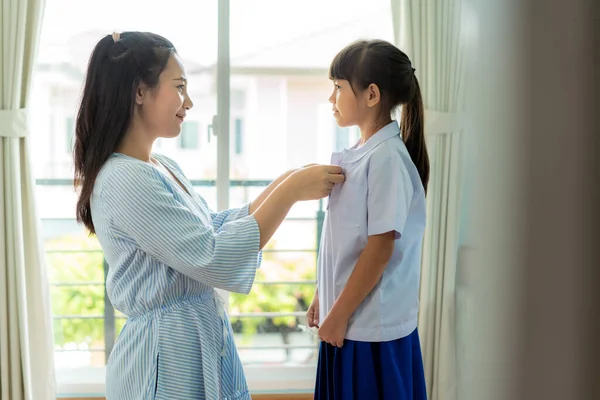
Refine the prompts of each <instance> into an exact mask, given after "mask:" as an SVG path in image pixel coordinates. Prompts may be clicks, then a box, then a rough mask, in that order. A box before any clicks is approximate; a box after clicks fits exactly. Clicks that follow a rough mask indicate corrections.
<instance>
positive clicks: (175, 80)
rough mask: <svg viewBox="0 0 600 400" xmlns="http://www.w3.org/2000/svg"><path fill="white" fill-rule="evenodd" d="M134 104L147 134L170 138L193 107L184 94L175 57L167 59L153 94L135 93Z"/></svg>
mask: <svg viewBox="0 0 600 400" xmlns="http://www.w3.org/2000/svg"><path fill="white" fill-rule="evenodd" d="M136 101H137V103H138V105H139V106H140V116H141V117H142V121H143V123H144V125H145V128H146V130H147V132H149V133H150V134H151V135H152V136H153V137H154V138H159V137H164V138H172V137H176V136H178V135H179V133H180V132H181V124H182V123H183V121H184V119H185V115H186V112H187V110H189V109H190V108H192V106H193V103H192V101H191V100H190V97H189V96H188V93H187V79H186V75H185V68H184V66H183V63H182V62H181V59H180V58H179V56H177V55H176V54H173V55H171V57H170V58H169V61H168V63H167V66H166V68H165V69H164V71H163V72H162V73H161V75H160V78H159V82H158V85H157V87H156V88H155V89H154V90H145V91H138V95H137V96H136Z"/></svg>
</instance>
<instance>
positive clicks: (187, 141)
mask: <svg viewBox="0 0 600 400" xmlns="http://www.w3.org/2000/svg"><path fill="white" fill-rule="evenodd" d="M199 139H200V125H199V124H198V123H197V122H194V121H186V122H184V123H183V125H182V126H181V134H180V135H179V147H180V148H181V149H197V148H198V145H199V143H200V141H199Z"/></svg>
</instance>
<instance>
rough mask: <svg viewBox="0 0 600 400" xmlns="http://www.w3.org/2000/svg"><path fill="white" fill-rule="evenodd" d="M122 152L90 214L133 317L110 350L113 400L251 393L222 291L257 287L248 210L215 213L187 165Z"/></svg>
mask: <svg viewBox="0 0 600 400" xmlns="http://www.w3.org/2000/svg"><path fill="white" fill-rule="evenodd" d="M154 158H155V159H157V160H158V161H159V162H160V163H161V164H162V165H163V166H165V167H166V168H167V170H169V171H170V172H171V173H172V174H173V175H174V176H175V177H176V178H177V180H179V182H180V183H181V184H182V185H183V186H184V187H185V189H186V190H183V189H182V188H181V186H180V185H179V184H177V183H176V181H175V180H174V179H173V178H172V177H171V176H169V175H168V174H167V173H165V172H163V171H161V170H160V169H159V168H156V167H155V166H154V165H152V164H150V163H146V162H143V161H140V160H137V159H135V158H131V157H128V156H126V155H123V154H119V153H115V154H113V155H112V156H111V158H110V159H109V160H108V161H107V162H106V164H105V165H104V166H103V168H102V170H101V171H100V174H99V175H98V178H97V180H96V183H95V186H94V192H93V195H92V199H91V212H92V219H93V222H94V227H95V229H96V234H97V237H98V240H99V242H100V244H101V246H102V249H103V251H104V255H105V258H106V260H107V262H108V264H109V273H108V277H107V280H106V289H107V292H108V296H109V298H110V300H111V302H112V304H113V305H114V307H115V308H116V309H117V310H119V311H121V312H122V313H124V314H125V315H126V316H127V317H128V319H127V322H126V323H125V326H124V327H123V330H122V331H121V333H120V335H119V338H118V340H117V341H116V343H115V346H114V348H113V351H112V353H111V355H110V358H109V361H108V364H107V372H106V398H107V400H137V399H139V400H142V399H144V400H146V399H170V400H178V399H181V400H184V399H185V400H192V399H210V400H217V399H250V395H249V393H248V387H247V384H246V379H245V376H244V371H243V369H242V364H241V362H240V359H239V356H238V353H237V350H236V347H235V344H234V341H233V333H232V330H231V324H230V323H229V320H228V318H227V315H226V313H225V311H224V309H223V305H222V300H221V298H220V297H219V296H218V294H217V293H216V292H215V288H221V289H225V290H228V291H232V292H237V293H248V292H249V291H250V288H251V287H252V284H253V281H254V277H255V274H256V268H257V267H258V266H259V264H260V257H261V256H260V252H259V242H260V233H259V228H258V224H257V223H256V220H255V219H254V217H253V216H251V215H248V206H246V207H243V208H240V209H231V210H226V211H223V212H220V213H213V212H211V211H210V209H209V207H208V205H207V203H206V201H205V200H204V199H203V198H202V197H201V196H200V195H198V194H196V193H195V192H194V190H193V187H192V185H191V183H190V182H189V180H188V179H187V178H186V177H185V175H184V174H183V172H182V171H181V169H180V168H179V166H178V165H177V164H176V163H175V162H174V161H173V160H171V159H169V158H167V157H165V156H159V155H154Z"/></svg>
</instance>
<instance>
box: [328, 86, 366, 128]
mask: <svg viewBox="0 0 600 400" xmlns="http://www.w3.org/2000/svg"><path fill="white" fill-rule="evenodd" d="M362 100H363V96H362V94H359V96H358V97H357V96H356V95H355V94H354V91H353V90H352V86H350V82H348V81H347V80H344V79H334V80H333V92H332V93H331V96H329V102H330V103H331V104H332V105H333V116H334V118H335V120H336V122H337V124H338V126H340V127H348V126H354V125H359V126H360V125H361V122H362V121H364V119H365V118H366V117H367V113H368V107H367V105H366V104H365V102H364V101H362Z"/></svg>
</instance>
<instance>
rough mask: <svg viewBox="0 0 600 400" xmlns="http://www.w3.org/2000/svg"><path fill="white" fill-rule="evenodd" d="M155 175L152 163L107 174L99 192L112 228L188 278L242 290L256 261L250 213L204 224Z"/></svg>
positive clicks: (255, 238)
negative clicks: (216, 222) (225, 221)
mask: <svg viewBox="0 0 600 400" xmlns="http://www.w3.org/2000/svg"><path fill="white" fill-rule="evenodd" d="M144 167H145V166H144ZM158 174H159V172H158V171H155V170H154V169H153V168H140V167H139V166H135V167H134V166H126V165H123V166H121V167H120V168H118V169H116V170H115V171H113V173H112V174H111V175H110V176H109V177H107V180H106V181H105V183H104V185H103V188H102V191H101V192H100V196H101V199H102V203H103V204H104V207H105V210H104V212H105V214H106V215H107V216H108V218H109V221H110V223H111V225H112V226H113V227H114V229H115V230H117V231H118V232H119V233H120V234H121V235H122V236H123V238H124V239H126V240H131V241H133V242H134V243H135V244H136V245H137V246H138V247H139V248H140V250H142V251H144V252H146V253H148V254H150V255H151V256H153V257H154V258H156V259H157V260H159V261H160V262H162V263H164V264H166V265H168V266H169V267H171V268H173V269H175V270H177V271H179V272H181V273H183V274H185V275H187V276H189V277H190V278H192V279H195V280H197V281H200V282H202V283H205V284H207V285H210V286H213V287H216V288H220V289H224V290H228V291H232V292H238V293H248V292H249V291H250V288H251V287H252V283H253V281H254V277H255V274H256V268H257V266H258V261H259V246H260V231H259V227H258V224H257V222H256V220H255V219H254V217H253V216H252V215H247V212H246V215H245V216H240V218H237V219H235V220H232V221H230V222H227V223H223V224H222V225H221V226H220V228H219V229H215V227H214V226H213V225H206V224H204V223H203V222H202V220H201V219H200V218H199V216H198V215H196V214H195V213H194V212H192V211H191V210H190V209H188V208H187V207H185V206H184V205H182V204H181V203H179V202H178V201H177V200H175V198H174V196H173V194H172V193H171V192H170V190H169V188H168V187H167V186H166V185H165V184H164V183H163V182H162V180H161V179H160V177H159V176H158ZM225 219H226V218H225ZM225 219H224V220H225Z"/></svg>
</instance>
